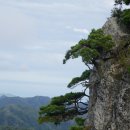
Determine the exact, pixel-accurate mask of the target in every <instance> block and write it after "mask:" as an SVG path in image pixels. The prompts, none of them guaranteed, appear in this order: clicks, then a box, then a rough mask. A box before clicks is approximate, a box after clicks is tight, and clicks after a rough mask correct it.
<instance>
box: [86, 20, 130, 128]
mask: <svg viewBox="0 0 130 130" xmlns="http://www.w3.org/2000/svg"><path fill="white" fill-rule="evenodd" d="M103 31H104V33H105V34H110V35H111V36H112V38H113V41H114V42H115V47H114V48H113V49H112V51H111V52H108V53H107V54H104V55H102V58H101V59H99V60H98V61H97V63H98V65H97V67H96V68H95V69H94V71H93V72H92V74H91V77H90V80H91V82H94V84H93V85H92V86H91V87H90V101H89V111H88V119H87V120H86V122H85V125H86V126H92V128H91V130H130V73H129V72H128V66H130V34H128V33H125V32H124V31H123V29H121V28H120V27H119V26H118V24H117V22H116V19H115V18H109V19H108V21H107V22H106V23H105V25H104V26H103Z"/></svg>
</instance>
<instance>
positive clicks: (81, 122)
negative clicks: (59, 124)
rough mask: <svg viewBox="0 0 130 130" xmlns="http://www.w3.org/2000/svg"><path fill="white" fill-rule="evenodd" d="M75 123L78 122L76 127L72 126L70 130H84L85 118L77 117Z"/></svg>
mask: <svg viewBox="0 0 130 130" xmlns="http://www.w3.org/2000/svg"><path fill="white" fill-rule="evenodd" d="M75 122H76V124H77V125H76V126H72V127H71V128H70V130H84V129H85V127H84V122H85V119H84V118H81V117H77V118H75Z"/></svg>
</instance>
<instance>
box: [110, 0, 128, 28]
mask: <svg viewBox="0 0 130 130" xmlns="http://www.w3.org/2000/svg"><path fill="white" fill-rule="evenodd" d="M123 4H125V5H129V4H130V0H115V6H116V5H120V7H115V8H114V9H113V10H112V16H113V17H116V18H117V20H118V22H119V23H120V24H123V25H125V26H126V27H127V28H130V9H124V10H122V5H123Z"/></svg>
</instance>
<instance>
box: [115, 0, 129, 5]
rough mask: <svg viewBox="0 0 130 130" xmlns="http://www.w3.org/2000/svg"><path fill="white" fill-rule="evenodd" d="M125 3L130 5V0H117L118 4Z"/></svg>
mask: <svg viewBox="0 0 130 130" xmlns="http://www.w3.org/2000/svg"><path fill="white" fill-rule="evenodd" d="M123 3H124V4H126V5H129V4H130V0H115V4H116V5H122V4H123Z"/></svg>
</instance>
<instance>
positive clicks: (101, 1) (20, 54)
mask: <svg viewBox="0 0 130 130" xmlns="http://www.w3.org/2000/svg"><path fill="white" fill-rule="evenodd" d="M113 1H114V0H0V93H11V94H14V95H18V96H24V97H26V96H35V95H44V96H51V97H52V96H57V95H61V94H64V93H66V92H70V91H72V90H71V89H67V88H66V85H67V83H68V82H69V81H70V80H71V79H72V78H73V77H75V76H79V75H80V74H81V72H82V71H84V70H85V69H86V66H85V65H84V64H83V63H81V60H80V59H79V60H72V61H69V62H68V63H67V64H66V65H63V64H62V60H63V58H64V55H65V53H66V51H67V50H68V49H69V47H70V46H72V45H74V44H75V43H77V42H78V41H79V40H80V39H82V38H86V37H87V35H88V33H89V32H90V31H91V29H92V28H100V27H102V25H103V24H104V22H105V21H106V20H107V18H108V17H109V16H110V12H111V9H112V7H113ZM79 89H81V88H77V89H76V90H74V91H78V90H79Z"/></svg>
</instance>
